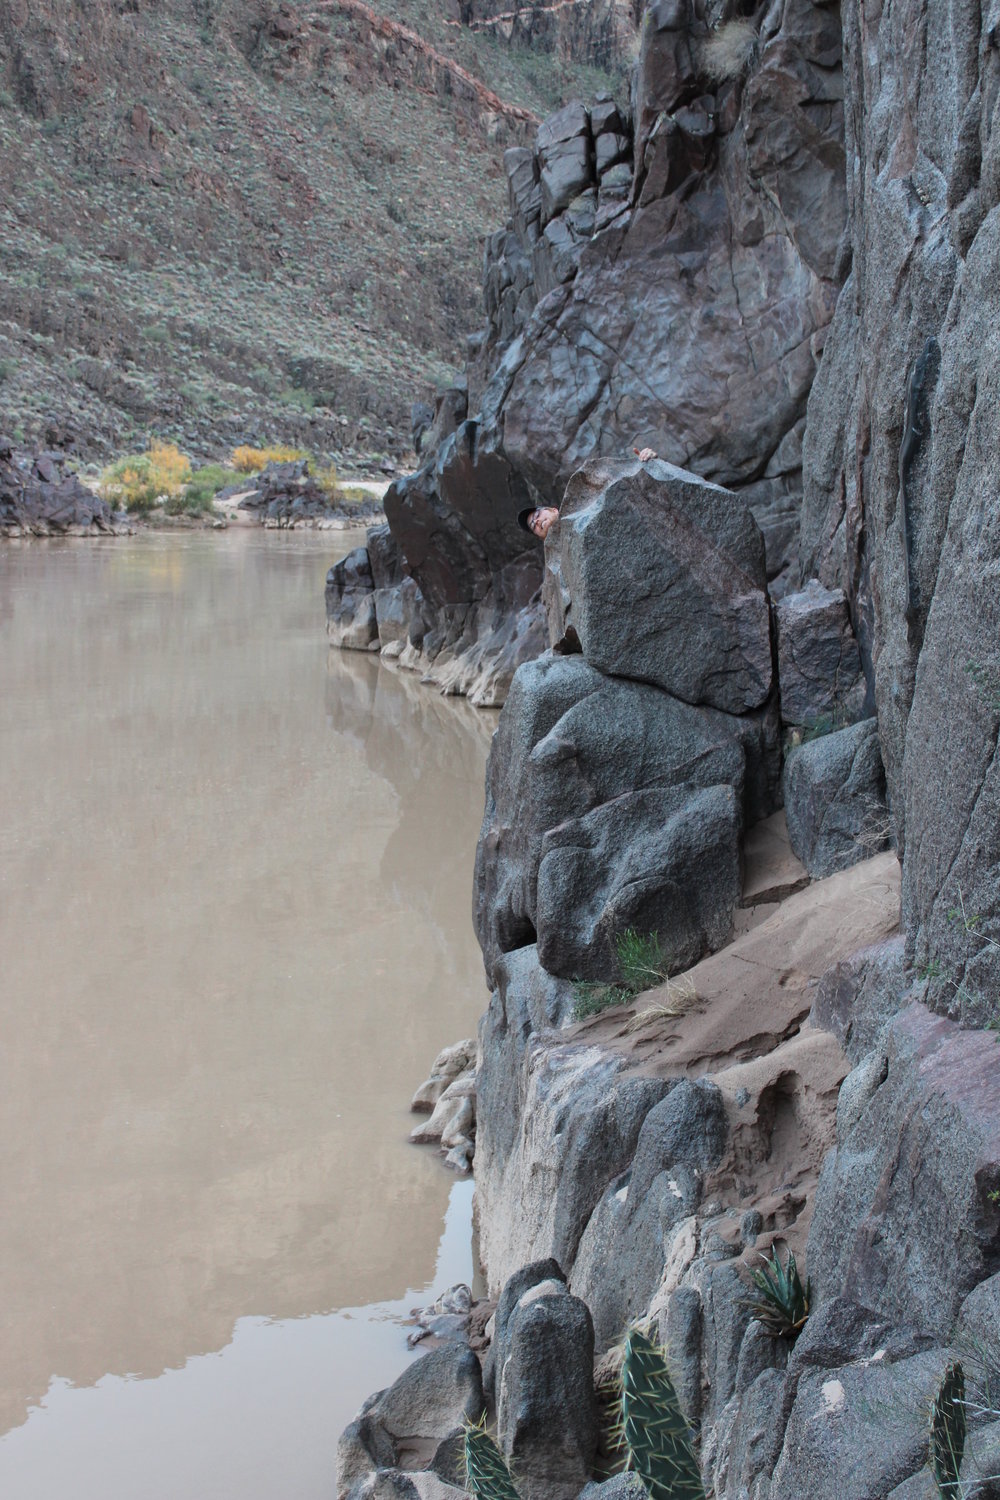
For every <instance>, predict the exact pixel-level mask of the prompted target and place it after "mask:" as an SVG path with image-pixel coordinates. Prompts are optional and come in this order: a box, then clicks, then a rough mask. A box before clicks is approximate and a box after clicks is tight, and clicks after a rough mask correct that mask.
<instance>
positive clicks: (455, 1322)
mask: <svg viewBox="0 0 1000 1500" xmlns="http://www.w3.org/2000/svg"><path fill="white" fill-rule="evenodd" d="M471 1315H472V1292H471V1290H470V1288H469V1287H467V1286H466V1285H465V1284H464V1282H460V1283H458V1284H457V1285H456V1286H451V1287H449V1288H448V1290H447V1291H445V1292H442V1293H441V1295H440V1296H439V1297H436V1298H435V1299H434V1301H433V1302H432V1303H431V1304H430V1305H429V1306H428V1307H414V1308H412V1309H411V1311H410V1316H411V1317H412V1318H413V1319H414V1321H415V1323H416V1325H417V1326H416V1328H415V1329H414V1331H413V1332H412V1333H409V1334H407V1336H406V1343H407V1346H408V1347H409V1348H410V1349H415V1348H416V1347H417V1345H418V1344H421V1343H423V1342H424V1340H425V1339H434V1340H436V1341H438V1342H441V1343H465V1344H467V1343H468V1342H469V1338H468V1334H469V1323H470V1319H471Z"/></svg>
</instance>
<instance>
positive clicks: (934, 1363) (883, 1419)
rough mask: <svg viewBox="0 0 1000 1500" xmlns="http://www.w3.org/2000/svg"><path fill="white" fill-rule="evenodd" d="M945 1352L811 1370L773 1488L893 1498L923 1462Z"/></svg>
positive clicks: (859, 1498)
mask: <svg viewBox="0 0 1000 1500" xmlns="http://www.w3.org/2000/svg"><path fill="white" fill-rule="evenodd" d="M944 1365H945V1360H944V1358H943V1356H942V1352H941V1351H940V1350H929V1351H928V1352H926V1353H923V1354H916V1355H913V1356H912V1357H911V1358H910V1359H905V1360H901V1361H899V1362H898V1363H895V1364H890V1363H888V1362H887V1361H884V1360H883V1361H879V1362H877V1363H875V1364H858V1365H849V1366H845V1367H844V1368H842V1369H839V1370H818V1371H807V1372H806V1373H805V1374H804V1375H803V1376H802V1378H801V1379H800V1381H799V1383H798V1386H797V1389H796V1394H795V1403H794V1405H793V1407H792V1410H791V1414H790V1416H789V1418H788V1425H787V1427H786V1428H785V1439H784V1444H783V1446H782V1450H781V1455H780V1457H779V1458H778V1461H777V1464H776V1465H775V1468H774V1473H773V1477H772V1480H771V1493H772V1494H773V1495H775V1496H777V1495H803V1496H805V1495H810V1496H811V1495H817V1496H818V1495H837V1496H839V1497H841V1500H885V1496H887V1495H888V1494H889V1492H890V1490H891V1489H892V1488H893V1487H894V1486H895V1485H898V1484H900V1483H902V1481H903V1480H905V1479H906V1478H908V1477H909V1476H910V1475H912V1474H914V1473H915V1472H916V1471H917V1470H918V1469H920V1468H921V1467H922V1466H923V1463H924V1461H925V1456H926V1452H927V1412H928V1410H929V1407H930V1404H931V1402H932V1401H933V1398H934V1394H935V1391H936V1389H937V1386H938V1384H939V1382H940V1379H941V1375H942V1373H943V1370H944Z"/></svg>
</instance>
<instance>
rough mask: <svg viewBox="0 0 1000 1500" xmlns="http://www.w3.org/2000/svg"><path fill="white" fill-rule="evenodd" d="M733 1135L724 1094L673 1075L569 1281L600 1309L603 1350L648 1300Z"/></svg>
mask: <svg viewBox="0 0 1000 1500" xmlns="http://www.w3.org/2000/svg"><path fill="white" fill-rule="evenodd" d="M727 1135H728V1131H727V1126H726V1118H725V1107H724V1104H723V1101H722V1096H721V1094H720V1092H719V1090H718V1089H717V1088H716V1087H715V1085H714V1084H711V1083H707V1082H698V1083H692V1082H691V1081H689V1080H687V1079H683V1080H674V1087H672V1088H671V1090H670V1092H669V1093H668V1094H667V1095H666V1097H665V1098H664V1099H662V1100H661V1101H660V1103H658V1104H657V1105H655V1107H654V1108H652V1109H651V1110H649V1112H648V1113H647V1115H646V1117H645V1120H644V1121H643V1124H642V1129H641V1130H640V1132H639V1137H638V1141H637V1143H636V1148H635V1156H634V1159H633V1161H632V1165H631V1167H630V1169H629V1170H628V1171H627V1172H625V1173H624V1174H623V1175H621V1176H619V1177H618V1178H616V1179H615V1180H614V1181H613V1182H612V1183H611V1184H610V1186H609V1187H608V1189H607V1191H606V1192H605V1193H604V1195H603V1197H602V1198H601V1201H600V1204H599V1205H598V1206H597V1208H596V1209H595V1211H594V1213H593V1215H592V1217H591V1219H590V1222H589V1223H588V1225H587V1228H586V1230H585V1232H584V1234H583V1237H582V1239H581V1241H580V1249H579V1254H578V1256H577V1260H576V1264H575V1265H574V1267H573V1272H572V1275H571V1278H570V1285H571V1286H572V1288H573V1290H574V1291H575V1292H577V1293H578V1295H580V1296H582V1297H584V1298H585V1299H586V1300H587V1302H588V1304H589V1305H590V1306H591V1308H592V1309H593V1311H594V1321H595V1330H596V1335H597V1342H598V1347H599V1348H601V1349H604V1348H607V1347H608V1346H609V1345H610V1344H612V1343H614V1342H615V1341H616V1340H617V1339H618V1338H619V1337H620V1336H621V1334H622V1332H623V1330H624V1329H625V1327H626V1325H627V1323H628V1321H629V1319H630V1318H632V1317H635V1316H637V1315H639V1314H640V1313H641V1312H642V1311H643V1310H644V1309H645V1308H646V1307H647V1306H648V1305H649V1302H650V1300H651V1298H652V1296H653V1293H654V1292H655V1291H656V1288H657V1286H658V1285H659V1283H660V1279H661V1277H662V1274H663V1267H664V1260H665V1254H666V1248H667V1245H668V1243H669V1241H670V1238H671V1235H672V1232H673V1230H674V1228H675V1226H676V1225H677V1224H678V1223H679V1222H680V1221H681V1220H682V1219H685V1218H687V1217H688V1216H689V1215H691V1214H692V1213H694V1212H695V1210H696V1209H697V1207H698V1204H699V1201H700V1197H701V1179H702V1177H703V1175H704V1173H705V1172H706V1171H707V1170H709V1169H710V1168H711V1167H712V1166H714V1165H715V1164H716V1163H717V1162H718V1161H719V1159H720V1157H721V1155H722V1152H723V1149H724V1147H725V1143H726V1139H727Z"/></svg>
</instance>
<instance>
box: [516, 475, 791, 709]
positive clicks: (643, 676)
mask: <svg viewBox="0 0 1000 1500" xmlns="http://www.w3.org/2000/svg"><path fill="white" fill-rule="evenodd" d="M544 598H545V602H546V609H547V612H548V617H549V637H550V640H551V642H552V644H553V646H556V647H558V648H560V649H577V650H580V651H582V653H583V656H584V658H585V659H586V660H587V661H588V662H590V664H591V665H592V666H595V667H597V668H598V669H599V670H600V671H602V672H606V673H609V674H611V675H614V676H618V677H630V678H635V679H636V680H638V681H641V682H650V683H653V684H655V685H656V686H657V687H661V688H663V689H664V691H665V692H668V693H670V694H672V695H673V696H674V697H675V698H681V699H683V700H684V701H685V702H686V703H694V704H701V703H704V704H708V705H710V706H711V707H713V708H720V709H723V710H724V711H726V712H728V713H736V714H739V713H745V712H747V711H748V710H750V709H754V708H759V707H760V706H761V705H762V704H763V703H764V702H765V700H766V699H767V697H768V695H769V693H770V691H771V626H770V614H769V609H768V600H767V575H766V568H765V560H764V542H763V538H762V537H761V534H760V531H759V529H758V527H757V523H756V522H755V521H754V519H753V516H752V515H751V514H750V511H749V510H748V508H747V506H746V505H745V504H744V502H743V501H742V500H741V499H740V498H739V497H738V496H736V495H733V494H730V493H728V492H727V491H725V490H723V489H720V488H719V487H718V486H717V485H711V484H707V483H706V482H705V481H704V480H702V479H699V478H698V477H697V475H694V474H690V473H685V472H684V471H683V470H680V469H675V468H674V467H673V466H672V465H670V464H667V463H662V462H660V461H659V460H653V461H651V462H649V463H645V464H640V463H638V462H631V463H613V462H609V461H607V460H594V461H592V462H591V463H589V464H587V465H586V466H585V467H584V468H582V469H581V470H580V471H579V472H578V473H576V474H574V475H573V477H572V479H571V480H570V482H569V484H568V486H567V489H566V494H565V497H564V499H563V503H562V507H561V510H560V515H559V524H558V526H557V527H555V528H554V530H553V531H552V532H551V533H550V535H549V540H548V542H547V544H546V577H545V583H544Z"/></svg>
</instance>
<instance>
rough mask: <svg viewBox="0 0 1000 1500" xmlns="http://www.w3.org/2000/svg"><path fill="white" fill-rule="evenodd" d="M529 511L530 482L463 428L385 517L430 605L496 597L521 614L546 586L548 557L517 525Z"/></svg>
mask: <svg viewBox="0 0 1000 1500" xmlns="http://www.w3.org/2000/svg"><path fill="white" fill-rule="evenodd" d="M530 504H531V496H530V494H529V493H528V491H527V489H526V487H525V485H524V482H523V480H521V479H520V478H519V477H518V475H517V474H516V473H515V471H514V470H513V469H512V468H511V466H510V464H509V463H508V462H507V461H506V459H505V458H504V457H503V456H502V455H501V454H499V453H496V452H491V451H485V450H483V449H482V448H480V446H479V444H478V427H477V424H476V423H475V422H464V423H463V424H462V425H461V426H460V427H459V428H458V430H457V431H456V432H455V433H453V434H452V436H451V437H449V438H448V439H447V441H446V442H445V443H444V445H443V446H442V448H441V450H440V451H439V453H438V454H437V456H436V458H435V459H434V461H433V462H432V463H430V464H428V465H427V467H426V468H424V469H422V470H421V471H420V473H419V474H414V475H411V476H410V477H409V478H407V479H400V480H397V481H396V482H395V483H394V484H392V485H390V486H389V489H388V491H387V492H386V496H385V514H386V519H387V520H388V522H389V525H390V527H391V528H392V534H393V537H394V538H395V540H396V543H397V545H398V546H399V549H400V551H401V553H402V555H403V557H404V558H405V560H406V567H407V571H408V572H409V573H410V575H411V576H412V577H413V578H414V579H415V580H416V582H417V584H418V586H419V588H420V591H421V593H422V595H423V597H424V599H425V600H426V601H427V603H428V604H429V605H431V606H432V607H435V608H448V607H455V606H466V607H468V606H470V605H473V604H476V603H479V602H481V601H482V600H483V599H484V598H485V596H486V595H487V593H488V592H492V594H493V596H494V598H495V599H496V602H497V604H498V605H501V606H503V607H506V608H508V609H511V610H516V609H519V608H520V607H521V606H522V605H524V604H527V602H528V600H529V599H530V598H531V595H532V594H533V593H534V592H535V590H536V589H537V588H538V585H539V583H540V582H541V561H542V559H541V549H540V548H539V546H538V544H537V542H535V541H534V539H533V538H532V537H530V536H528V535H527V534H526V533H525V532H523V531H522V530H521V529H520V527H519V526H518V525H517V513H518V511H519V510H521V509H523V508H524V506H526V505H530Z"/></svg>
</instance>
